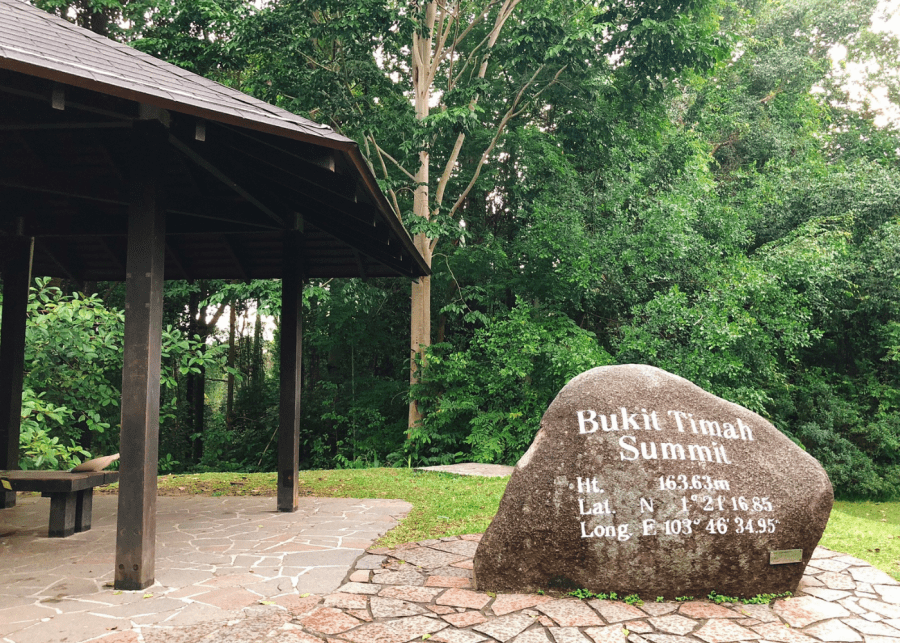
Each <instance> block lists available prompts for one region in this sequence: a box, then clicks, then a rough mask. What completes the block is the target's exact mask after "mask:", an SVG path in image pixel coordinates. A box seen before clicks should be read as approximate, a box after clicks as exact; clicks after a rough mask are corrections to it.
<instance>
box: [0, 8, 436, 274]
mask: <svg viewBox="0 0 900 643" xmlns="http://www.w3.org/2000/svg"><path fill="white" fill-rule="evenodd" d="M23 7H24V8H25V9H27V10H28V11H27V12H25V9H23ZM36 11H37V10H35V9H34V8H32V7H28V6H27V5H23V4H22V3H19V2H17V0H0V251H2V245H3V243H4V239H5V238H8V237H9V235H13V234H17V233H18V234H25V235H28V236H33V237H35V250H34V267H33V274H36V275H49V276H58V277H63V278H68V279H73V280H78V281H97V280H122V279H124V278H125V260H126V258H125V254H126V247H127V243H126V240H127V220H128V219H127V208H128V203H129V198H130V197H129V185H130V182H129V179H130V177H129V172H130V169H129V168H130V167H132V165H133V164H132V163H130V161H129V155H131V154H133V153H134V147H133V145H134V144H133V141H132V131H133V127H134V123H136V122H138V121H141V120H156V121H159V122H160V123H161V124H162V126H163V127H164V128H165V132H166V138H167V142H166V153H165V168H164V177H165V178H164V190H163V193H164V195H165V202H164V203H165V208H166V213H167V214H166V260H165V278H166V279H189V280H192V279H201V278H217V279H240V280H248V279H262V278H273V277H280V276H281V274H280V272H281V269H282V268H281V266H282V265H283V264H282V249H283V243H282V239H283V238H284V233H285V231H288V230H294V229H299V230H302V232H303V235H302V240H303V241H302V265H303V271H304V274H305V276H306V277H313V278H315V277H357V276H360V277H379V276H406V277H410V278H415V277H418V276H420V275H423V274H428V272H429V271H428V267H427V266H426V265H425V262H424V260H423V259H422V257H421V255H420V254H419V253H418V251H417V250H416V248H415V246H414V244H413V242H412V239H411V238H410V237H409V235H408V233H407V232H406V230H405V229H404V228H403V226H402V225H401V223H400V221H399V220H398V219H397V217H396V216H395V215H394V214H393V212H392V211H391V210H390V208H389V207H388V205H387V202H386V200H385V199H384V196H383V195H382V194H381V192H380V190H379V189H378V187H377V183H376V182H375V180H374V177H373V176H372V173H371V170H370V169H369V167H368V166H367V165H366V162H365V160H364V159H363V158H362V156H361V154H360V152H359V149H358V147H357V146H356V144H355V143H353V142H352V141H350V140H349V139H346V138H344V137H342V136H340V135H338V134H335V133H334V132H333V131H331V130H330V129H328V128H326V127H324V126H321V125H318V124H316V123H312V122H311V121H306V120H304V119H301V118H300V117H297V116H295V115H293V114H290V113H288V112H284V111H283V110H279V109H278V108H275V107H272V106H269V105H267V104H265V103H262V102H260V101H256V100H255V99H252V98H250V97H247V96H245V95H243V94H241V93H240V92H236V91H234V90H231V89H229V88H225V87H222V86H221V85H217V84H215V83H212V82H211V81H208V80H206V79H202V78H200V77H197V76H194V75H193V74H189V73H188V72H186V71H184V70H181V69H178V68H177V67H173V66H172V65H168V64H167V63H163V62H161V61H158V60H156V59H153V58H152V57H150V56H145V55H144V54H141V53H140V52H136V51H134V50H132V49H129V48H127V47H124V46H123V45H120V44H118V43H113V42H112V41H108V40H105V39H103V38H99V37H98V36H96V35H94V34H90V33H89V32H84V30H78V29H77V28H74V27H72V26H71V25H68V23H65V21H62V20H60V19H58V18H55V17H53V16H49V15H47V14H41V15H36V14H33V13H32V12H36ZM23 16H24V17H23ZM13 18H14V19H15V20H14V19H13ZM22 24H24V25H25V26H26V27H29V26H31V27H32V30H31V31H30V32H28V33H26V34H25V35H27V36H28V38H26V37H25V35H22V34H21V33H20V32H19V31H18V30H17V29H11V28H10V27H16V28H18V27H20V26H21V25H22ZM26 31H27V30H26ZM54 31H55V32H58V33H54ZM35 33H38V35H39V36H40V39H42V40H39V41H36V40H35V38H36V36H34V34H35ZM85 33H86V34H87V35H85ZM66 39H69V40H73V39H74V41H75V42H73V43H69V44H68V45H66V43H65V42H63V44H62V45H61V44H60V41H65V40H66ZM76 45H77V46H76ZM61 46H69V47H70V49H71V50H72V51H73V52H74V53H73V58H72V59H71V60H69V61H63V62H61V60H62V58H61V54H60V53H58V52H57V54H56V55H55V56H54V55H51V54H53V53H54V52H52V51H51V53H50V54H48V53H47V48H51V49H52V48H53V47H56V48H59V47H61ZM28 48H30V49H28ZM23 52H24V53H23ZM83 52H86V53H83ZM135 61H137V63H140V64H139V65H137V66H135ZM148 61H149V62H148Z"/></svg>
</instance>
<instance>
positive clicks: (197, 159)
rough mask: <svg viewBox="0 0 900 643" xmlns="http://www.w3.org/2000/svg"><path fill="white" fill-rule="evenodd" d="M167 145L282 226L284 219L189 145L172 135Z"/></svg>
mask: <svg viewBox="0 0 900 643" xmlns="http://www.w3.org/2000/svg"><path fill="white" fill-rule="evenodd" d="M169 143H170V144H171V145H172V147H174V148H175V149H176V150H178V151H179V152H181V153H182V154H184V155H185V156H186V157H187V158H188V159H189V160H191V161H193V162H194V163H196V164H197V165H199V166H200V167H202V168H203V169H204V170H206V171H207V172H209V173H210V174H212V175H213V176H214V177H215V178H216V179H218V180H219V181H221V182H222V183H224V184H225V185H227V186H228V187H229V188H231V189H232V190H234V192H235V193H237V194H238V195H239V196H241V197H242V198H243V199H244V200H245V201H247V202H248V203H251V204H253V205H254V206H255V207H256V208H257V209H259V210H260V211H261V212H262V213H263V214H265V215H266V216H268V217H269V218H270V219H272V220H273V221H275V223H278V224H280V225H283V224H284V219H282V218H281V217H280V216H279V215H277V214H275V212H274V211H272V210H271V209H270V208H269V207H268V206H266V205H265V204H264V203H263V202H262V201H260V200H259V199H257V198H256V197H255V196H253V195H252V194H250V193H249V192H248V191H247V190H245V189H244V188H243V187H241V186H240V185H238V183H236V182H235V181H234V180H232V179H231V178H229V177H228V176H227V175H226V174H225V173H224V172H222V171H221V170H220V169H219V168H218V167H216V166H215V165H214V164H213V163H211V162H210V161H208V160H207V159H205V158H204V157H203V155H201V154H200V153H199V152H197V151H195V150H194V149H193V148H192V147H191V146H190V145H188V144H186V143H184V142H182V141H180V140H179V139H177V138H175V137H174V136H172V135H169Z"/></svg>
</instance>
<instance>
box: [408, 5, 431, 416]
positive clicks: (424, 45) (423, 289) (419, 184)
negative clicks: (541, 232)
mask: <svg viewBox="0 0 900 643" xmlns="http://www.w3.org/2000/svg"><path fill="white" fill-rule="evenodd" d="M436 9H437V7H436V4H435V3H434V2H429V3H428V4H427V5H426V6H425V13H424V18H425V24H424V25H423V26H424V31H423V33H422V34H421V35H420V34H418V33H414V34H413V47H412V83H413V91H414V93H415V103H416V119H418V120H424V119H426V118H427V117H428V112H429V109H430V101H431V82H432V78H431V63H432V55H433V54H432V51H431V46H432V35H433V30H434V21H435V16H436ZM428 164H429V156H428V149H427V148H423V149H421V150H420V151H419V167H418V170H417V171H416V192H415V195H414V197H413V212H414V213H415V215H416V216H419V217H423V218H424V219H428V218H429V214H430V213H429V202H428V195H429V192H428ZM415 244H416V248H418V250H419V252H420V253H422V256H423V257H424V258H425V262H426V263H427V264H428V266H431V240H430V239H429V238H428V237H426V236H425V234H424V233H419V234H417V235H416V237H415ZM409 343H410V346H409V349H410V373H409V383H410V385H414V384H416V383H417V382H418V381H419V375H418V367H417V365H416V358H417V357H419V359H421V358H422V356H423V349H424V347H427V346H430V345H431V278H430V277H419V280H418V281H415V282H413V284H412V315H411V322H410V342H409ZM421 420H422V413H421V412H420V411H419V405H418V402H417V401H416V400H410V402H409V428H410V429H412V428H413V427H414V426H416V425H417V424H418V423H419V422H421Z"/></svg>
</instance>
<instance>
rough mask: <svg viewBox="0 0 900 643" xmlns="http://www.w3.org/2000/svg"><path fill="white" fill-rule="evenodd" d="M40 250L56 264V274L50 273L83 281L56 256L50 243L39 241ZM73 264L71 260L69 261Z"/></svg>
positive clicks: (71, 279) (70, 279)
mask: <svg viewBox="0 0 900 643" xmlns="http://www.w3.org/2000/svg"><path fill="white" fill-rule="evenodd" d="M37 246H38V251H39V252H41V253H43V254H44V255H45V256H46V257H47V258H48V259H50V263H52V264H53V265H54V266H56V271H55V272H56V274H55V275H49V276H52V277H55V276H61V277H63V278H64V279H68V280H69V281H81V279H80V278H79V277H77V276H76V275H75V274H74V273H73V272H72V271H71V270H69V268H67V267H66V265H67V264H66V263H63V262H62V261H60V259H59V258H58V257H57V256H56V253H55V252H53V250H52V249H51V248H50V245H49V244H48V243H47V242H46V241H43V240H40V241H38V242H37ZM67 263H68V264H69V265H70V266H71V262H67Z"/></svg>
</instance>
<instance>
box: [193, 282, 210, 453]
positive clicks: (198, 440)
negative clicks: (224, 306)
mask: <svg viewBox="0 0 900 643" xmlns="http://www.w3.org/2000/svg"><path fill="white" fill-rule="evenodd" d="M208 296H209V288H208V286H207V283H206V282H205V281H203V282H201V283H200V293H199V297H200V300H201V301H204V302H205V300H206V298H207V297H208ZM206 313H207V306H206V304H205V303H204V304H203V305H202V306H200V308H199V310H198V311H197V335H199V336H200V345H201V350H203V348H202V347H203V346H205V345H206V338H207V337H209V324H208V323H207V321H206ZM199 370H200V372H199V373H195V380H194V397H193V399H192V400H191V418H192V422H191V424H192V425H193V436H194V443H193V462H194V464H199V463H200V461H201V460H202V459H203V429H204V424H205V417H204V415H205V413H204V411H205V408H206V367H205V366H202V365H201V366H200V369H199Z"/></svg>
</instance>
